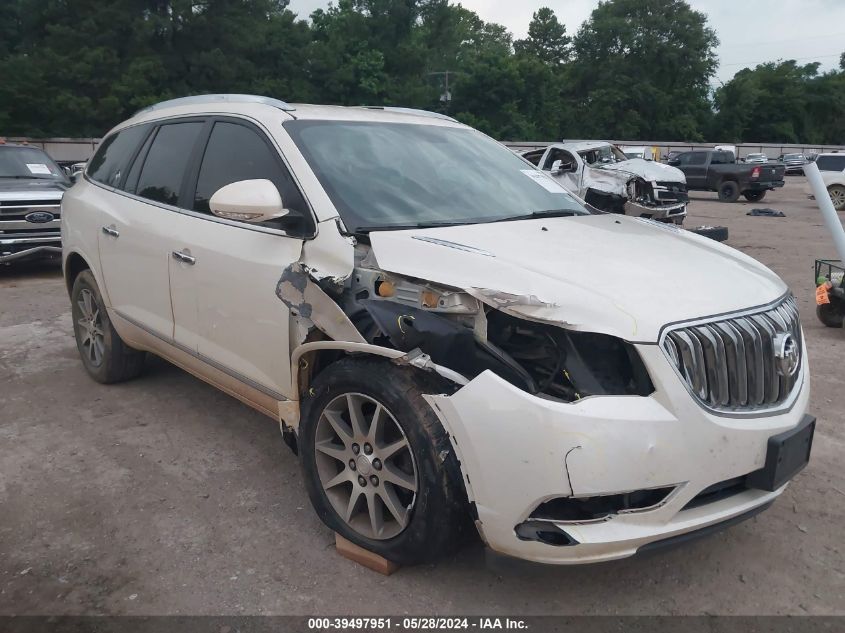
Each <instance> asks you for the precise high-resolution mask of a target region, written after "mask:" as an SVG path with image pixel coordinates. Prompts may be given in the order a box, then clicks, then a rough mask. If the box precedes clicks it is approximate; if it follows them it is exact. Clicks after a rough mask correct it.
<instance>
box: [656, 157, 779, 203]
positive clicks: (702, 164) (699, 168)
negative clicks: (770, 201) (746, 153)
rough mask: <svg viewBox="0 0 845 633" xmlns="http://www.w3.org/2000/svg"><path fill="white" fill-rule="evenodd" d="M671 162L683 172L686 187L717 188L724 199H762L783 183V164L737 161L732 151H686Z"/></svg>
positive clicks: (697, 188) (705, 189)
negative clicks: (743, 162) (755, 163)
mask: <svg viewBox="0 0 845 633" xmlns="http://www.w3.org/2000/svg"><path fill="white" fill-rule="evenodd" d="M669 164H670V165H672V166H673V167H677V168H678V169H680V170H681V171H682V172H684V175H685V176H686V178H687V189H689V190H690V191H715V192H717V193H718V194H719V200H721V201H722V202H736V201H737V200H738V199H739V196H740V194H741V195H743V196H745V199H746V200H748V201H749V202H759V201H760V200H762V199H763V197H764V196H765V195H766V192H767V191H771V190H773V189H777V188H778V187H783V174H784V166H783V165H778V164H776V163H766V164H761V165H753V164H752V165H748V164H745V165H744V164H742V163H737V162H736V159H735V158H734V156H733V154H732V153H731V152H726V151H715V150H699V151H692V152H683V153H681V154H678V155H677V156H675V157H674V158H673V159H672V160H670V161H669Z"/></svg>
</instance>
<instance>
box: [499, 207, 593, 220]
mask: <svg viewBox="0 0 845 633" xmlns="http://www.w3.org/2000/svg"><path fill="white" fill-rule="evenodd" d="M575 215H585V214H584V213H579V212H577V211H573V210H572V209H546V210H545V211H532V212H531V213H525V214H523V215H511V216H508V217H506V218H496V219H495V220H488V222H514V221H516V220H534V219H536V218H568V217H571V216H575Z"/></svg>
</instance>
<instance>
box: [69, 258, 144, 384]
mask: <svg viewBox="0 0 845 633" xmlns="http://www.w3.org/2000/svg"><path fill="white" fill-rule="evenodd" d="M70 297H71V314H72V317H73V333H74V336H75V337H76V348H77V349H78V350H79V356H80V358H81V359H82V365H83V366H84V367H85V371H87V372H88V375H89V376H91V378H93V379H94V380H96V381H97V382H101V383H104V384H108V383H113V382H122V381H124V380H129V379H131V378H135V377H136V376H138V375H139V374H140V373H141V372H142V371H143V369H144V352H139V351H138V350H134V349H132V348H131V347H129V346H128V345H126V343H124V342H123V340H121V338H120V336H119V335H118V333H117V332H116V331H115V329H114V326H113V325H112V324H111V321H110V320H109V315H108V313H107V312H106V307H105V303H104V302H103V297H102V295H101V294H100V289H99V288H98V287H97V281H96V280H95V279H94V275H93V274H91V271H90V270H83V271H82V272H81V273H79V275H77V277H76V279H75V280H74V282H73V289H72V290H71V295H70Z"/></svg>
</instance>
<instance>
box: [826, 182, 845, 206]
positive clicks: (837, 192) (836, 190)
mask: <svg viewBox="0 0 845 633" xmlns="http://www.w3.org/2000/svg"><path fill="white" fill-rule="evenodd" d="M829 192H830V201H831V202H832V203H833V207H834V208H835V209H842V208H843V207H845V187H831V188H830V190H829Z"/></svg>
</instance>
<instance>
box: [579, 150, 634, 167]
mask: <svg viewBox="0 0 845 633" xmlns="http://www.w3.org/2000/svg"><path fill="white" fill-rule="evenodd" d="M578 155H579V156H580V157H581V158H583V159H584V162H585V163H587V164H588V165H595V164H602V163H621V162H622V161H623V160H629V157H628V156H625V154H623V153H622V150H621V149H619V148H618V147H614V146H613V145H602V146H600V147H595V148H592V149H587V150H582V151H580V152H578ZM635 158H639V156H636V157H635Z"/></svg>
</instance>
